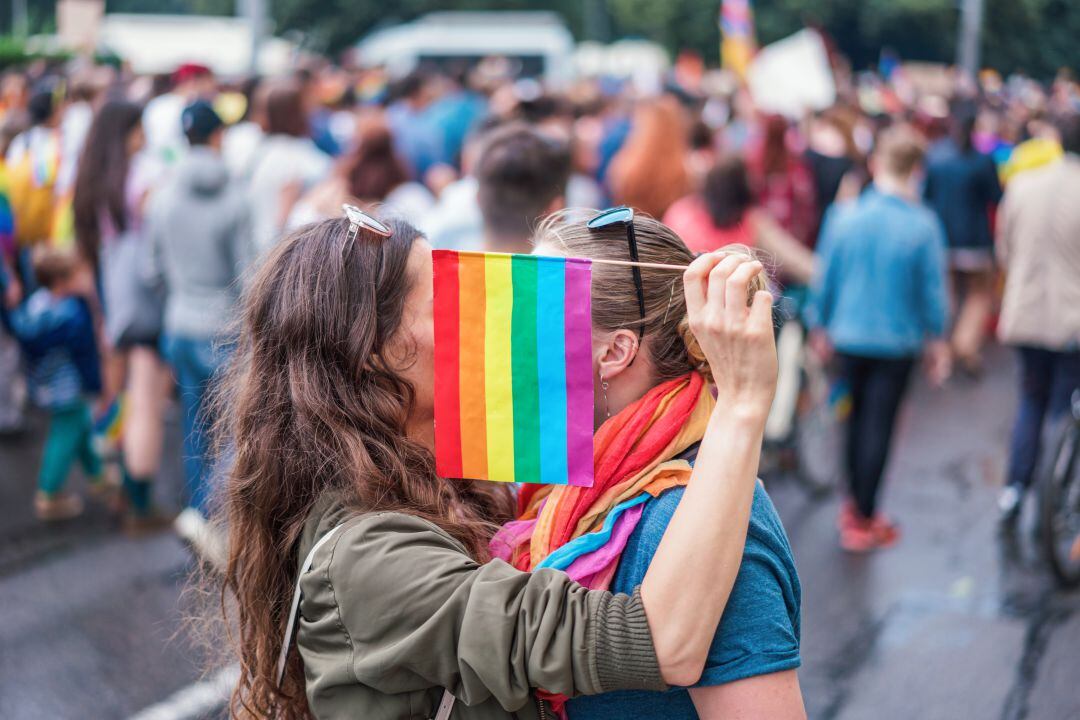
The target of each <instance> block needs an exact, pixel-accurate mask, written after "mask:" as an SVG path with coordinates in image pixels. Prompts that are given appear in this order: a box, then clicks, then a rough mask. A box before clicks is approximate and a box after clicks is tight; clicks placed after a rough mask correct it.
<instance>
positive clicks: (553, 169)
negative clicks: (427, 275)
mask: <svg viewBox="0 0 1080 720" xmlns="http://www.w3.org/2000/svg"><path fill="white" fill-rule="evenodd" d="M571 164H572V163H571V157H570V148H569V147H568V146H567V144H566V143H565V142H563V141H561V140H558V139H554V138H552V137H550V136H548V135H546V134H544V133H542V132H541V131H539V130H537V129H536V128H533V127H530V126H529V125H526V124H524V123H517V122H515V123H510V124H508V125H505V126H503V127H500V128H498V129H496V130H493V131H491V133H490V134H489V135H488V136H487V137H486V139H485V141H484V146H483V150H481V152H480V157H479V158H478V159H477V162H476V179H477V183H478V190H477V199H478V202H479V205H480V213H481V215H482V216H483V218H484V247H483V249H484V250H485V251H487V252H505V253H529V252H531V251H532V235H533V231H534V230H535V229H536V226H537V225H538V224H539V222H540V221H541V220H542V219H543V218H545V217H547V216H548V215H550V214H551V213H553V212H555V211H556V210H561V209H562V208H563V207H564V206H565V205H566V183H567V181H568V180H569V178H570V171H571Z"/></svg>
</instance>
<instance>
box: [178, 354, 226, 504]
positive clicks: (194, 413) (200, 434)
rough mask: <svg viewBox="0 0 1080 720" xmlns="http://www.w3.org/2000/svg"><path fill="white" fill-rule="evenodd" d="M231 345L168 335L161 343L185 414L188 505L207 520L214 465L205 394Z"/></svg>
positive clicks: (223, 362)
mask: <svg viewBox="0 0 1080 720" xmlns="http://www.w3.org/2000/svg"><path fill="white" fill-rule="evenodd" d="M231 351H232V347H231V346H230V345H223V344H221V343H220V342H217V341H215V340H214V339H213V338H196V337H185V336H182V335H170V336H167V337H165V338H164V339H163V340H162V353H163V354H164V356H165V358H166V359H167V360H168V362H169V364H170V365H171V366H172V368H173V372H174V373H175V374H176V384H177V389H178V390H179V392H180V402H181V406H182V409H183V413H184V423H183V430H184V477H185V479H186V480H187V489H188V498H189V500H188V505H189V506H190V507H193V508H195V509H196V510H198V511H199V512H201V513H202V514H203V516H204V517H209V514H210V513H209V510H210V498H211V477H212V470H213V463H212V461H211V457H210V449H209V440H210V439H209V430H210V426H211V424H212V422H213V418H211V417H209V412H208V407H207V402H206V400H207V391H208V389H209V387H210V381H211V379H212V378H213V377H214V375H215V374H216V373H217V371H218V370H219V369H220V368H221V367H222V366H223V365H224V364H225V362H226V360H228V357H229V354H230V352H231Z"/></svg>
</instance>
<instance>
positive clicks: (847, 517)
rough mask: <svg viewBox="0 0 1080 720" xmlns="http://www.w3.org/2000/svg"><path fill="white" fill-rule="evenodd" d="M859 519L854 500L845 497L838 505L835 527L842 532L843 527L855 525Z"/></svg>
mask: <svg viewBox="0 0 1080 720" xmlns="http://www.w3.org/2000/svg"><path fill="white" fill-rule="evenodd" d="M860 520H861V518H860V517H859V514H858V512H856V511H855V502H854V501H853V500H852V499H851V498H847V499H846V500H844V502H843V503H842V504H841V505H840V512H839V514H837V516H836V529H837V530H839V531H841V532H843V531H844V529H845V528H849V527H852V526H853V525H856V524H857V523H858V522H859V521H860Z"/></svg>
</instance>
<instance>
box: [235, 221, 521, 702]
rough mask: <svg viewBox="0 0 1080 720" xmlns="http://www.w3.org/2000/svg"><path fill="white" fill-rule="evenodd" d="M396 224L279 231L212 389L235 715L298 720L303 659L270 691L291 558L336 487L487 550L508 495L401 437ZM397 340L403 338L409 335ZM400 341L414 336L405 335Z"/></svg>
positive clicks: (295, 658) (405, 230)
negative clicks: (453, 474)
mask: <svg viewBox="0 0 1080 720" xmlns="http://www.w3.org/2000/svg"><path fill="white" fill-rule="evenodd" d="M385 222H386V223H387V225H389V226H390V227H391V229H392V230H393V236H392V237H391V238H388V239H382V238H380V237H377V236H375V235H374V234H371V233H368V232H367V231H365V230H361V231H360V233H359V235H358V237H357V238H356V240H355V242H352V243H346V241H345V238H346V235H347V232H348V224H347V223H346V221H345V220H343V219H332V220H326V221H323V222H321V223H317V224H315V225H311V226H308V227H306V228H303V229H301V230H299V231H297V232H296V233H294V234H293V235H292V236H290V237H288V238H286V239H284V240H283V241H282V242H281V243H280V245H278V246H277V247H276V248H275V249H274V250H273V251H272V252H271V254H270V255H269V257H267V258H266V259H265V261H263V263H262V265H261V266H260V268H259V269H258V270H257V272H256V273H255V275H254V277H253V278H252V279H251V280H250V282H249V284H248V287H247V290H246V292H245V295H244V299H243V303H242V318H241V321H242V327H241V329H240V334H239V340H238V347H237V350H236V353H235V355H234V359H233V361H232V365H231V368H230V369H229V371H228V373H227V374H226V376H225V378H224V382H223V384H222V385H221V386H220V387H219V389H218V393H219V394H218V397H217V408H218V412H219V423H220V424H219V426H218V429H217V430H218V439H219V442H220V443H221V444H222V447H227V448H229V451H228V454H229V455H230V456H232V467H231V469H230V471H229V473H228V475H227V477H226V479H225V481H224V483H223V485H222V487H221V492H220V498H219V501H220V510H221V512H222V514H223V519H224V521H225V522H227V524H228V528H229V557H228V565H227V569H226V571H225V576H224V588H223V595H222V607H223V608H228V609H229V615H230V617H229V618H228V619H227V625H228V627H229V630H230V634H231V635H232V639H233V644H234V645H235V646H236V650H237V652H238V654H239V656H240V657H239V660H240V679H239V681H238V684H237V686H236V688H235V690H234V691H233V694H232V699H231V704H230V715H231V716H232V717H259V718H262V717H274V718H285V719H289V720H291V719H293V718H308V717H310V716H311V714H310V710H309V708H308V705H307V699H306V697H305V692H304V672H303V665H302V662H301V659H300V657H299V655H298V654H297V653H295V652H294V653H292V655H291V657H290V661H289V663H288V665H287V669H286V675H285V679H284V681H283V683H282V685H281V688H280V689H279V688H278V687H277V684H276V682H275V680H276V677H275V675H276V672H275V669H276V668H275V665H276V661H277V655H278V652H279V651H280V647H281V637H282V634H283V632H284V628H285V625H286V622H287V620H288V618H287V614H288V608H289V604H290V601H291V597H292V592H293V587H294V583H295V582H296V569H297V566H298V564H299V561H298V557H297V552H298V549H297V542H298V538H299V537H300V534H301V531H302V529H303V526H304V523H305V520H306V519H307V517H308V514H309V512H310V511H311V508H312V505H313V504H314V503H315V502H316V500H317V499H318V498H319V497H321V496H323V495H324V494H326V493H334V494H335V495H336V496H337V497H339V498H340V500H341V502H343V503H344V504H346V506H347V507H350V508H351V509H354V510H355V511H356V512H357V513H360V512H365V511H370V510H394V511H400V512H407V513H409V514H411V515H415V516H419V517H422V518H424V519H427V520H429V521H431V522H433V523H436V524H437V525H439V526H440V527H442V528H443V529H444V530H446V531H447V532H448V533H450V534H451V535H452V536H453V537H455V538H456V539H457V540H459V541H460V542H461V543H462V544H463V545H464V546H465V547H466V548H467V549H468V551H469V553H470V555H471V556H472V557H474V558H475V559H477V560H479V561H483V560H486V559H487V557H488V556H487V542H488V539H489V538H490V536H491V533H492V532H493V530H494V527H495V526H494V525H493V523H497V522H502V521H504V520H507V519H509V518H510V516H511V513H512V509H513V507H512V501H511V499H510V497H509V491H508V490H505V489H502V488H500V489H499V490H495V489H493V488H491V487H490V486H488V485H486V484H484V483H451V482H447V481H445V480H442V479H440V478H438V477H437V476H436V474H435V469H434V462H433V459H432V457H431V454H430V453H429V452H428V450H427V449H426V448H425V447H424V446H423V445H421V444H419V443H418V442H416V441H414V440H413V439H411V438H410V437H408V435H407V433H406V423H407V421H408V418H409V414H410V408H411V406H412V403H413V398H414V388H413V387H412V386H411V385H410V384H409V382H407V381H406V380H405V379H404V378H403V377H402V376H401V375H400V373H399V371H398V370H397V369H396V368H397V367H399V366H400V362H401V360H400V359H399V358H398V356H399V355H400V350H397V349H396V348H399V347H400V345H399V344H398V343H396V342H395V344H394V348H395V350H394V358H395V359H391V358H388V357H387V352H388V350H390V347H389V346H388V343H390V342H391V341H393V340H395V338H398V337H399V334H400V333H401V332H403V331H406V332H407V328H405V327H404V326H403V325H402V313H403V309H404V307H405V302H406V298H407V296H408V294H409V291H410V287H411V279H410V277H409V275H408V273H407V271H406V266H407V263H408V258H409V253H410V250H411V248H412V246H413V244H414V242H415V241H416V239H417V238H418V237H419V233H418V232H417V231H416V230H415V229H414V228H412V227H411V226H409V225H408V224H407V223H405V222H402V221H399V220H394V219H386V220H385ZM406 337H407V336H406ZM406 347H408V346H407V345H406Z"/></svg>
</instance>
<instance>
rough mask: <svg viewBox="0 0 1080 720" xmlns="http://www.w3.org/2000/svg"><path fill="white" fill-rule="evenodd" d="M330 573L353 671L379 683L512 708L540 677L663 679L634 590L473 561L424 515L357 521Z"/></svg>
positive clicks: (649, 684)
mask: <svg viewBox="0 0 1080 720" xmlns="http://www.w3.org/2000/svg"><path fill="white" fill-rule="evenodd" d="M324 572H325V573H326V581H327V582H326V586H325V587H327V588H330V594H332V596H333V597H334V598H335V601H336V606H337V608H336V609H337V614H338V616H339V617H340V619H341V623H342V625H343V628H344V630H345V631H346V634H347V636H348V639H349V642H350V644H351V648H350V655H351V656H350V657H349V663H350V665H351V667H350V670H351V675H352V677H353V678H354V679H355V681H356V682H359V683H362V684H364V685H367V686H369V687H372V688H374V689H375V690H378V691H380V692H385V693H400V692H408V691H412V690H417V689H423V688H429V687H433V686H434V687H445V688H447V689H449V690H450V691H451V692H453V693H454V695H455V696H457V697H458V699H459V700H461V701H462V702H464V703H466V704H468V705H474V704H476V703H480V702H483V701H486V700H488V699H490V698H494V699H495V700H496V701H497V702H498V703H499V704H500V705H502V707H504V708H505V709H506V710H508V711H514V710H517V709H519V708H521V707H522V706H523V705H525V704H526V703H527V702H529V701H530V698H531V693H532V689H533V688H537V687H541V688H544V689H545V690H550V691H553V692H560V693H564V694H567V695H578V694H596V693H602V692H608V691H612V690H618V689H652V690H657V689H663V688H664V687H665V685H664V683H663V681H662V679H661V677H660V670H659V665H658V663H657V660H656V653H655V650H654V648H653V644H652V636H651V634H650V632H649V626H648V622H647V619H646V617H645V611H644V608H643V606H642V604H641V598H640V596H639V595H638V594H637V593H635V594H634V595H633V596H626V595H612V594H611V593H607V592H603V591H592V590H588V589H586V588H584V587H582V586H580V585H577V584H576V583H574V582H573V581H571V580H570V579H569V578H568V577H567V576H566V575H565V574H563V573H561V572H558V571H553V570H541V571H538V572H535V573H523V572H520V571H518V570H516V569H514V568H512V567H510V566H509V565H507V564H506V563H503V562H501V561H493V562H490V563H488V564H485V565H480V564H477V563H476V562H474V561H473V560H472V559H471V558H469V556H468V555H466V553H465V552H464V549H463V548H462V546H461V545H460V544H458V543H457V542H456V541H454V540H453V539H452V538H451V537H450V536H449V535H447V534H446V533H445V532H444V531H442V530H441V529H439V528H437V527H436V526H434V525H432V524H430V523H427V522H425V521H423V520H420V519H418V518H415V517H411V516H407V515H402V514H398V513H381V514H376V515H371V516H366V517H364V518H362V519H360V520H359V521H356V522H355V523H354V524H353V525H351V526H350V527H348V528H346V529H345V530H344V531H343V532H342V536H341V537H340V538H339V539H337V540H336V541H335V546H334V548H333V550H332V556H331V558H330V560H329V562H328V563H326V564H325V566H324ZM305 592H306V591H305ZM316 592H319V591H318V590H316ZM323 595H324V596H326V593H325V592H323ZM305 616H306V615H305ZM316 644H317V643H316ZM311 671H312V668H310V667H309V668H308V672H309V678H310V677H311ZM329 676H338V677H341V675H340V674H338V673H336V672H333V671H331V672H330V673H329ZM311 690H315V691H316V692H317V691H319V688H310V687H309V691H311ZM322 690H326V688H322Z"/></svg>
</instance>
